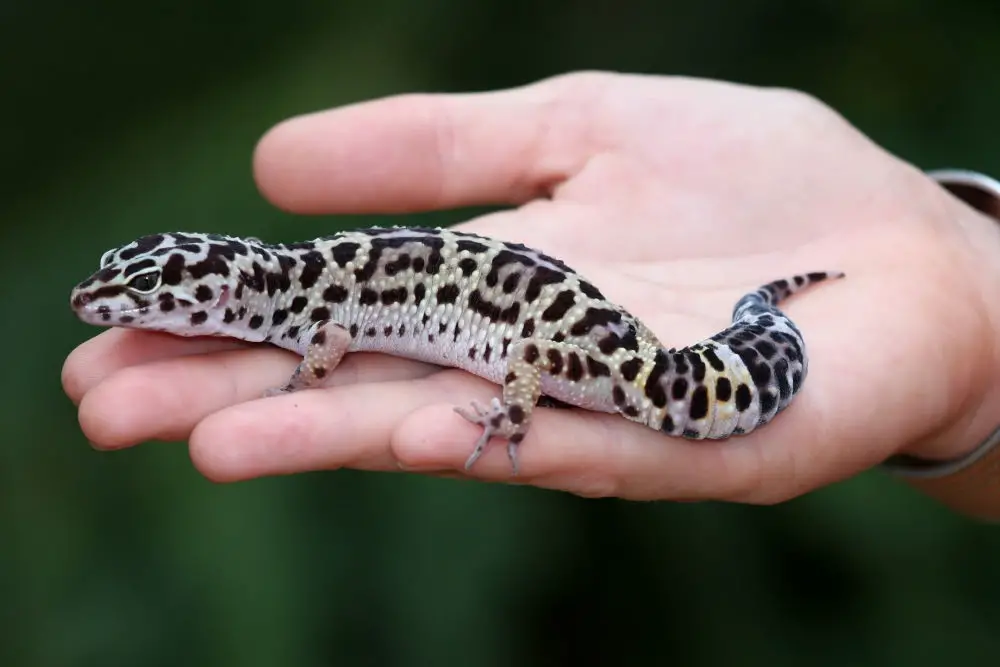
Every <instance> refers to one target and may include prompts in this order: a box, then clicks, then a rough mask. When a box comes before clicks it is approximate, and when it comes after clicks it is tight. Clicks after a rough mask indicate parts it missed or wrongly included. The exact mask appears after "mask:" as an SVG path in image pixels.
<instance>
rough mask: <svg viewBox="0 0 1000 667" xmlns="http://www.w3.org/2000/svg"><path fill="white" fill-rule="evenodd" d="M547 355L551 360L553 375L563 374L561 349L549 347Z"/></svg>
mask: <svg viewBox="0 0 1000 667" xmlns="http://www.w3.org/2000/svg"><path fill="white" fill-rule="evenodd" d="M545 357H546V358H547V359H548V360H549V373H551V374H552V375H561V374H562V369H563V359H562V355H561V354H560V353H559V350H556V349H554V348H549V349H548V350H546V352H545Z"/></svg>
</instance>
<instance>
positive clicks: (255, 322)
mask: <svg viewBox="0 0 1000 667" xmlns="http://www.w3.org/2000/svg"><path fill="white" fill-rule="evenodd" d="M262 324H264V318H263V317H261V316H260V315H254V316H252V317H251V318H250V321H249V322H248V323H247V326H249V327H250V328H251V329H260V327H261V325H262Z"/></svg>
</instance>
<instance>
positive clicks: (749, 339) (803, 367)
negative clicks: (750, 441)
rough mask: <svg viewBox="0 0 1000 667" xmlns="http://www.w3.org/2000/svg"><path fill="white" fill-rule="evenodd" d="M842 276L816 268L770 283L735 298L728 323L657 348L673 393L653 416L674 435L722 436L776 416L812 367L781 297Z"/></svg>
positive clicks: (667, 390)
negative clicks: (684, 342) (678, 345)
mask: <svg viewBox="0 0 1000 667" xmlns="http://www.w3.org/2000/svg"><path fill="white" fill-rule="evenodd" d="M843 276H844V274H843V273H841V272H836V271H825V272H813V273H807V274H800V275H795V276H791V277H788V278H782V279H779V280H775V281H773V282H770V283H767V284H766V285H763V286H761V287H760V288H759V289H757V290H756V291H754V292H750V293H749V294H747V295H745V296H743V297H742V298H741V299H740V300H739V301H738V302H737V303H736V306H735V307H734V309H733V324H732V325H731V326H730V327H728V328H727V329H725V330H723V331H720V332H719V333H717V334H715V335H714V336H712V337H711V338H708V339H706V340H704V341H701V342H699V343H696V344H694V345H691V346H689V347H685V348H683V349H680V350H665V351H662V352H661V353H659V354H657V361H656V363H657V370H661V371H662V372H661V373H660V375H659V380H660V387H661V388H662V391H663V394H664V395H665V398H666V399H667V400H666V402H665V404H664V405H663V406H661V408H660V409H658V410H654V411H653V412H652V413H651V414H650V415H649V419H648V421H647V423H648V424H649V425H650V426H652V427H654V428H658V429H659V430H661V431H664V432H666V433H669V434H671V435H680V436H683V437H687V438H693V439H703V438H713V439H715V438H726V437H728V436H730V435H740V434H743V433H749V432H750V431H752V430H754V429H755V428H757V427H759V426H763V425H764V424H766V423H768V422H769V421H771V420H772V419H773V418H774V417H775V415H777V414H778V413H779V412H780V411H781V410H783V409H784V408H786V407H787V406H788V404H789V403H791V401H792V399H793V398H794V397H795V395H796V394H797V393H798V392H799V391H800V390H801V388H802V384H803V382H804V381H805V378H806V374H807V372H808V366H809V364H808V356H807V354H806V347H805V341H804V340H803V338H802V333H801V332H800V331H799V329H798V327H796V326H795V323H794V322H792V320H791V319H789V318H788V316H787V315H785V314H784V313H783V312H782V311H781V310H779V309H778V304H779V303H781V302H782V301H783V300H784V299H786V298H788V297H789V296H791V295H792V294H794V293H796V292H798V291H799V290H801V289H804V288H805V287H808V286H810V285H814V284H816V283H819V282H822V281H824V280H829V279H834V278H842V277H843Z"/></svg>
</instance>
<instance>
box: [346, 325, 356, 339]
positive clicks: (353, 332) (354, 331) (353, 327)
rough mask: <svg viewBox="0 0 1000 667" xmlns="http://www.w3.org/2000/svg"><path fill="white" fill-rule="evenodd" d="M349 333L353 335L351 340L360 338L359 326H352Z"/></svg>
mask: <svg viewBox="0 0 1000 667" xmlns="http://www.w3.org/2000/svg"><path fill="white" fill-rule="evenodd" d="M347 333H349V334H351V338H357V337H358V325H357V324H352V325H351V328H350V329H348V330H347Z"/></svg>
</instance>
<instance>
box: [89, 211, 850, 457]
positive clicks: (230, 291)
mask: <svg viewBox="0 0 1000 667" xmlns="http://www.w3.org/2000/svg"><path fill="white" fill-rule="evenodd" d="M842 275H843V274H841V273H833V272H814V273H808V274H802V275H796V276H791V277H788V278H783V279H779V280H776V281H774V282H772V283H769V284H767V285H764V286H763V287H761V288H760V289H758V290H757V291H755V292H751V293H749V294H747V295H746V296H744V297H743V298H742V299H740V300H739V302H738V303H737V304H736V306H735V309H734V311H733V325H732V326H731V327H729V328H727V329H725V330H724V331H722V332H720V333H718V334H716V335H714V336H712V337H710V338H708V339H706V340H703V341H700V342H698V343H695V344H694V345H691V346H689V347H685V348H682V349H672V348H670V349H668V348H666V347H665V346H664V345H662V344H661V343H660V341H659V340H658V339H657V338H656V336H655V335H654V334H653V332H652V331H650V330H649V329H648V328H647V327H645V326H644V325H643V324H642V323H641V322H639V321H638V320H637V319H636V318H635V317H633V316H632V315H631V314H630V313H628V312H627V311H626V310H625V309H623V308H622V307H621V306H618V305H616V304H614V303H612V302H611V301H609V300H608V299H607V298H605V296H604V295H603V294H602V293H601V291H600V290H599V289H598V288H597V287H596V286H594V285H593V284H591V283H590V282H588V281H587V280H586V279H585V278H583V277H582V276H580V275H578V274H577V273H576V272H575V271H573V270H572V269H571V268H570V267H569V266H567V265H566V264H564V263H563V262H561V261H560V260H558V259H556V258H553V257H550V256H548V255H546V254H544V253H541V252H539V251H537V250H534V249H531V248H528V247H526V246H524V245H520V244H514V243H508V242H502V241H497V240H494V239H490V238H486V237H484V236H480V235H476V234H472V233H468V232H458V231H449V230H442V229H416V228H396V227H394V228H370V229H360V230H354V231H349V232H343V233H340V234H336V235H334V236H330V237H325V238H321V239H316V240H313V241H306V242H301V243H293V244H268V243H264V242H262V241H260V240H258V239H240V238H235V237H229V236H222V235H216V234H196V233H176V232H175V233H163V234H154V235H149V236H144V237H142V238H140V239H137V240H135V241H132V242H130V243H128V244H126V245H124V246H122V247H119V248H115V249H112V250H109V251H108V252H106V253H105V254H104V256H103V257H102V258H101V266H100V269H99V270H98V271H97V272H96V273H95V274H94V275H92V276H91V277H90V278H88V279H87V280H85V281H83V282H82V283H80V284H79V285H78V286H77V287H76V288H75V289H74V290H73V293H72V295H71V304H72V307H73V309H74V310H75V312H76V313H77V314H78V316H79V317H80V318H81V319H82V320H84V321H86V322H89V323H92V324H98V325H109V326H120V327H129V328H139V329H150V330H158V331H165V332H169V333H172V334H176V335H181V336H206V335H211V336H227V337H231V338H237V339H240V340H245V341H249V342H262V343H271V344H273V345H277V346H279V347H282V348H285V349H288V350H291V351H294V352H296V353H297V354H300V355H302V357H303V360H302V362H301V363H300V364H299V366H298V367H297V368H296V370H295V372H294V374H293V375H292V377H291V378H290V379H289V381H288V382H287V384H286V385H284V386H282V387H275V388H273V389H272V390H269V391H268V394H270V395H273V394H279V393H285V392H293V391H298V390H301V389H308V388H313V387H317V386H320V385H321V384H322V382H323V380H324V379H325V378H326V377H327V376H328V375H329V373H330V372H331V371H332V370H333V369H334V368H335V367H336V366H337V365H338V364H339V363H340V361H341V360H342V359H343V358H344V355H345V354H347V353H349V352H354V351H362V350H363V351H376V352H383V353H387V354H390V355H395V356H401V357H406V358H410V359H417V360H420V361H425V362H430V363H434V364H439V365H442V366H450V367H455V368H460V369H463V370H465V371H468V372H470V373H474V374H475V375H478V376H480V377H483V378H485V379H487V380H490V381H492V382H494V383H497V384H500V385H502V387H503V395H502V400H501V399H499V398H495V399H494V400H493V401H492V403H491V404H490V405H489V406H488V407H482V406H480V405H478V404H475V403H473V404H472V405H471V409H466V408H462V407H456V411H457V412H458V413H459V414H461V415H462V416H463V417H465V418H466V419H468V420H469V421H471V422H473V423H476V424H478V425H480V426H482V427H483V433H482V436H481V437H480V438H479V440H478V441H477V442H476V444H475V447H474V449H473V452H472V454H471V455H470V456H469V458H468V460H467V462H466V468H467V469H468V468H470V467H471V466H472V465H473V464H474V463H475V461H476V460H477V459H478V458H479V457H480V456H481V454H482V453H483V451H484V450H485V448H486V446H487V444H488V443H489V442H490V440H491V438H493V437H494V436H496V437H499V438H502V439H505V440H506V441H507V443H508V455H509V457H510V461H511V465H512V468H513V472H514V473H515V474H516V472H517V447H518V445H519V444H520V443H521V441H522V440H523V439H524V437H525V435H526V434H527V432H528V430H529V427H530V424H531V416H532V411H533V409H534V407H535V406H536V405H537V404H538V402H539V399H540V398H541V397H542V396H546V397H549V398H552V399H556V400H557V401H559V402H562V403H565V404H568V405H571V406H577V407H581V408H585V409H588V410H594V411H600V412H607V413H617V414H620V415H622V416H624V417H625V418H627V419H630V420H632V421H635V422H638V423H641V424H643V425H645V426H648V427H650V428H652V429H656V430H658V431H662V432H663V433H665V434H668V435H673V436H682V437H685V438H691V439H704V438H712V439H719V438H727V437H729V436H732V435H739V434H744V433H749V432H750V431H752V430H754V429H755V428H757V427H758V426H761V425H764V424H766V423H767V422H769V421H770V420H772V419H773V418H774V417H775V415H776V414H777V413H778V412H780V411H781V410H782V409H784V408H785V407H786V406H787V405H788V404H789V403H790V402H791V400H792V399H793V397H794V396H795V395H796V394H797V393H798V392H799V391H800V390H801V388H802V385H803V381H804V380H805V377H806V373H807V370H808V359H807V355H806V349H805V343H804V341H803V339H802V335H801V333H800V332H799V330H798V328H797V327H796V326H795V324H794V323H793V322H792V321H791V320H790V319H788V317H786V316H785V315H784V314H783V313H782V312H781V311H780V310H779V309H778V308H777V305H778V303H779V302H780V301H781V300H783V299H784V298H786V297H788V296H789V295H791V294H792V293H794V292H795V291H797V290H799V289H801V288H804V287H806V286H808V285H811V284H813V283H816V282H819V281H822V280H826V279H828V278H834V277H841V276H842Z"/></svg>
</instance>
